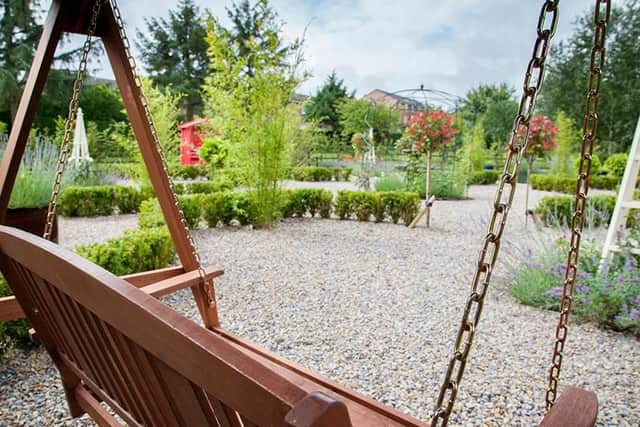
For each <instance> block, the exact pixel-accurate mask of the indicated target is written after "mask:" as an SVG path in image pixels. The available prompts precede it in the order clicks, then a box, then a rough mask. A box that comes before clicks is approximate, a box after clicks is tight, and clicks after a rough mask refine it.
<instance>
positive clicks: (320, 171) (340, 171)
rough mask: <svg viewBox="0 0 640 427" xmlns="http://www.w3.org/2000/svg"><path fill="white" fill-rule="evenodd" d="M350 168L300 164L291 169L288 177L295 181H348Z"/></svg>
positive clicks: (351, 170) (350, 172)
mask: <svg viewBox="0 0 640 427" xmlns="http://www.w3.org/2000/svg"><path fill="white" fill-rule="evenodd" d="M352 173H353V169H352V168H346V167H345V168H340V167H337V168H327V167H318V166H301V167H295V168H293V169H291V172H290V174H289V175H290V177H291V179H293V180H295V181H331V180H335V181H349V179H350V178H351V174H352Z"/></svg>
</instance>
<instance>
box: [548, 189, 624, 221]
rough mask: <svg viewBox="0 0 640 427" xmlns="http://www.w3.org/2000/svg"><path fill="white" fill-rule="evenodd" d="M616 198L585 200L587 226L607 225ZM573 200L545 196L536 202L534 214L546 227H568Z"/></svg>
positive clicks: (600, 197) (567, 197)
mask: <svg viewBox="0 0 640 427" xmlns="http://www.w3.org/2000/svg"><path fill="white" fill-rule="evenodd" d="M615 204H616V197H615V196H609V195H596V196H589V197H588V198H587V212H586V217H585V222H586V224H587V225H592V226H599V225H607V224H609V220H610V219H611V214H612V213H613V208H614V207H615ZM573 205H574V198H573V197H571V196H545V197H543V198H542V199H540V201H539V202H538V205H537V206H536V212H537V213H538V214H539V215H540V217H541V219H542V221H544V223H545V224H547V225H570V224H571V221H572V217H573V212H574V210H573Z"/></svg>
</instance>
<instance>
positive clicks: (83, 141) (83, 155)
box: [69, 108, 93, 164]
mask: <svg viewBox="0 0 640 427" xmlns="http://www.w3.org/2000/svg"><path fill="white" fill-rule="evenodd" d="M69 160H70V161H72V162H75V163H76V164H78V163H81V162H92V161H93V159H92V158H91V156H90V155H89V145H88V144H87V131H86V130H85V128H84V115H83V114H82V108H78V117H77V119H76V130H75V134H74V135H73V148H72V149H71V157H70V158H69Z"/></svg>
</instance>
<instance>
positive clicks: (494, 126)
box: [482, 98, 518, 148]
mask: <svg viewBox="0 0 640 427" xmlns="http://www.w3.org/2000/svg"><path fill="white" fill-rule="evenodd" d="M517 112H518V103H517V102H516V100H515V99H513V98H509V99H499V100H497V101H494V102H491V103H490V104H489V106H488V107H487V111H486V113H484V116H483V117H482V120H484V123H483V126H484V132H485V139H486V143H487V146H489V147H490V146H492V145H497V146H499V147H501V148H502V147H505V146H506V145H507V142H508V141H509V136H510V135H511V132H512V130H513V120H514V119H515V117H516V114H517Z"/></svg>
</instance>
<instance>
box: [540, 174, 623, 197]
mask: <svg viewBox="0 0 640 427" xmlns="http://www.w3.org/2000/svg"><path fill="white" fill-rule="evenodd" d="M589 185H590V186H591V188H598V189H602V190H615V189H616V187H617V186H618V178H616V177H612V176H606V175H603V176H592V177H591V179H590V180H589ZM531 188H533V189H534V190H542V191H557V192H559V193H569V194H571V193H573V192H575V191H576V177H575V176H559V175H531Z"/></svg>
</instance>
